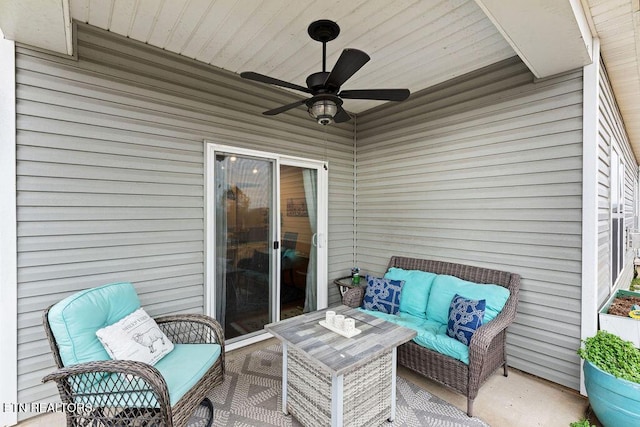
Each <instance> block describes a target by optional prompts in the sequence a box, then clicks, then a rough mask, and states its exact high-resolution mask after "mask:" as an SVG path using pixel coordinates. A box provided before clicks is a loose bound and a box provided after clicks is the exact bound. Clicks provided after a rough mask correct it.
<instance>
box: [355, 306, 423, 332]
mask: <svg viewBox="0 0 640 427" xmlns="http://www.w3.org/2000/svg"><path fill="white" fill-rule="evenodd" d="M358 310H360V311H363V312H365V313H367V314H370V315H372V316H375V317H378V318H380V319H382V320H386V321H388V322H393V323H395V324H397V325H400V326H404V327H405V328H409V329H413V330H414V331H416V332H419V331H420V330H421V325H422V324H423V323H424V322H425V319H422V318H420V317H416V316H413V315H411V314H408V313H403V312H401V311H400V312H398V314H389V313H383V312H381V311H371V310H366V309H364V308H358Z"/></svg>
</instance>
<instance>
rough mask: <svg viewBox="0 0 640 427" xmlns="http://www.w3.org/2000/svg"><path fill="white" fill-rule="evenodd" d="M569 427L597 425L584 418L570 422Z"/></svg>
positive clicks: (591, 426)
mask: <svg viewBox="0 0 640 427" xmlns="http://www.w3.org/2000/svg"><path fill="white" fill-rule="evenodd" d="M569 427H596V426H594V425H592V424H591V423H590V422H589V420H587V419H583V420H580V421H575V422H573V423H571V424H569Z"/></svg>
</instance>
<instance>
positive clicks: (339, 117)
mask: <svg viewBox="0 0 640 427" xmlns="http://www.w3.org/2000/svg"><path fill="white" fill-rule="evenodd" d="M349 120H351V116H350V115H349V113H347V112H346V111H345V110H344V108H342V107H338V112H337V113H336V115H335V116H333V121H334V122H336V123H344V122H348V121H349Z"/></svg>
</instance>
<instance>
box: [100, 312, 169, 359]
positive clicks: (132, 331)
mask: <svg viewBox="0 0 640 427" xmlns="http://www.w3.org/2000/svg"><path fill="white" fill-rule="evenodd" d="M96 335H97V336H98V339H99V340H100V342H101V343H102V345H103V346H104V348H105V350H107V353H109V356H111V358H112V359H114V360H136V361H138V362H144V363H147V364H149V365H155V364H156V363H157V362H158V360H160V359H162V358H163V357H164V356H165V355H166V354H168V353H169V352H170V351H171V350H173V343H172V342H171V341H169V338H167V336H166V335H165V334H164V333H163V332H162V331H161V330H160V328H159V327H158V324H157V323H156V322H155V320H153V319H152V318H151V317H149V315H148V314H147V312H146V311H144V309H143V308H139V309H137V310H136V311H134V312H133V313H131V314H129V315H128V316H126V317H124V318H122V319H121V320H119V321H118V322H116V323H114V324H113V325H110V326H106V327H104V328H102V329H98V330H97V331H96Z"/></svg>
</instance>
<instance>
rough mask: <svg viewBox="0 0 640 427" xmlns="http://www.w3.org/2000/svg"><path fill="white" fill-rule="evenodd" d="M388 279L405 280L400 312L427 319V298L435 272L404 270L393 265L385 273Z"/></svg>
mask: <svg viewBox="0 0 640 427" xmlns="http://www.w3.org/2000/svg"><path fill="white" fill-rule="evenodd" d="M384 277H385V278H387V279H393V280H404V286H403V287H402V294H401V295H400V312H404V313H408V314H411V315H413V316H416V317H419V318H422V319H426V318H427V315H426V311H427V300H428V298H429V293H430V291H431V285H432V284H433V280H434V279H435V278H436V274H435V273H429V272H426V271H421V270H404V269H402V268H397V267H391V268H389V271H387V272H386V273H385V275H384Z"/></svg>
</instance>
